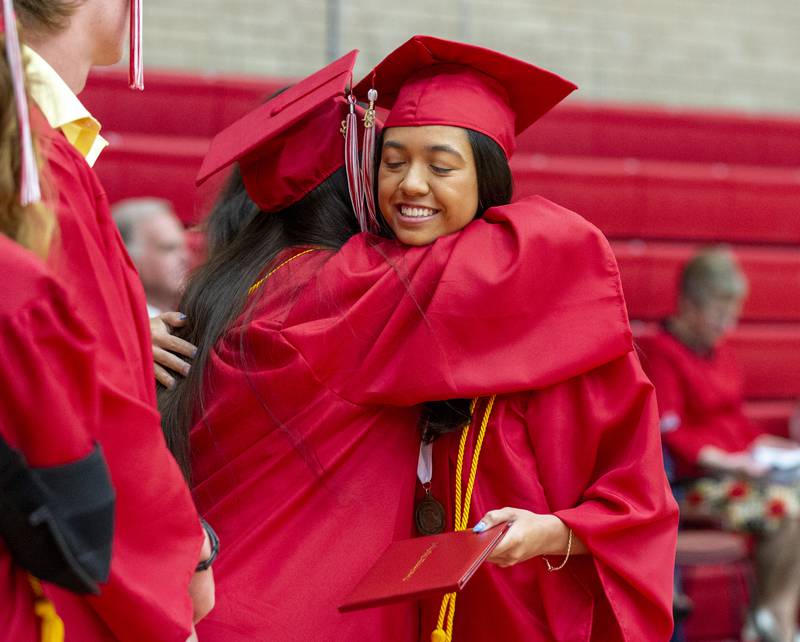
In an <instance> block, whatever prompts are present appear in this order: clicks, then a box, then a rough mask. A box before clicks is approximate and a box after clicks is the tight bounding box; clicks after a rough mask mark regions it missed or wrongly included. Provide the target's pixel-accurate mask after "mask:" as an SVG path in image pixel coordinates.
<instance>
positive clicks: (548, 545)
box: [473, 507, 586, 567]
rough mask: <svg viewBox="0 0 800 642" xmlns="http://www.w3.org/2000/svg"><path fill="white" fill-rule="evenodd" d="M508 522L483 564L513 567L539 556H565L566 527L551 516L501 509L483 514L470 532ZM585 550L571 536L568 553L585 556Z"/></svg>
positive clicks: (508, 508) (480, 530)
mask: <svg viewBox="0 0 800 642" xmlns="http://www.w3.org/2000/svg"><path fill="white" fill-rule="evenodd" d="M504 522H511V527H510V528H509V529H508V531H507V532H506V534H505V535H504V536H503V539H502V540H501V541H500V543H499V544H498V545H497V547H496V548H495V549H494V550H493V551H492V553H491V555H489V557H488V558H487V561H489V562H492V563H493V564H497V565H498V566H503V567H506V566H514V565H515V564H519V563H520V562H524V561H526V560H529V559H531V558H532V557H538V556H540V555H565V554H566V552H567V547H568V543H569V527H568V526H567V525H566V524H565V523H564V522H562V521H561V520H560V519H559V518H558V517H556V516H555V515H540V514H538V513H532V512H531V511H529V510H524V509H522V508H510V507H506V508H501V509H499V510H492V511H489V512H488V513H486V514H485V515H484V516H483V517H482V518H481V521H480V522H478V524H477V525H476V526H475V528H474V529H473V530H475V531H476V532H482V531H485V530H488V529H489V528H492V527H493V526H497V525H498V524H502V523H504ZM585 552H586V547H585V546H584V545H583V544H582V543H580V542H579V541H578V540H577V539H576V538H575V537H574V536H573V542H572V547H571V551H570V553H571V554H573V555H576V554H579V553H585Z"/></svg>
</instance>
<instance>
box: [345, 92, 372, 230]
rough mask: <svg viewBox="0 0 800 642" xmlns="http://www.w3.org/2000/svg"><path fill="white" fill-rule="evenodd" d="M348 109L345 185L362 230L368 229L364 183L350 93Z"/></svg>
mask: <svg viewBox="0 0 800 642" xmlns="http://www.w3.org/2000/svg"><path fill="white" fill-rule="evenodd" d="M347 102H348V103H350V111H349V112H348V114H347V118H346V120H345V132H344V166H345V170H346V172H347V187H348V189H349V190H350V200H351V201H352V202H353V211H354V212H355V214H356V218H357V219H358V225H359V227H360V228H361V231H362V232H366V231H368V229H369V228H368V226H367V223H368V221H367V213H366V210H365V209H364V184H363V182H362V178H361V166H360V165H359V163H358V118H357V117H356V99H355V97H354V96H353V95H352V94H350V95H349V96H348V97H347Z"/></svg>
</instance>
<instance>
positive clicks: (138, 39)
mask: <svg viewBox="0 0 800 642" xmlns="http://www.w3.org/2000/svg"><path fill="white" fill-rule="evenodd" d="M128 64H129V66H128V86H129V87H130V88H131V89H138V90H139V91H142V90H143V89H144V60H143V59H142V0H131V37H130V56H129V62H128Z"/></svg>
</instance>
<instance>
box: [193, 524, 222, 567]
mask: <svg viewBox="0 0 800 642" xmlns="http://www.w3.org/2000/svg"><path fill="white" fill-rule="evenodd" d="M200 524H201V525H202V527H203V530H204V531H205V532H206V534H207V535H208V541H209V542H210V543H211V555H209V556H208V559H205V560H203V561H201V562H199V563H198V564H197V566H196V567H195V569H194V572H195V573H199V572H200V571H207V570H208V569H210V568H211V565H212V564H213V563H214V560H215V559H217V555H219V537H217V534H216V532H214V529H213V528H211V525H210V524H209V523H208V522H207V521H206V520H204V519H202V518H201V519H200Z"/></svg>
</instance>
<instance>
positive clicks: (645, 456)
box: [527, 352, 678, 640]
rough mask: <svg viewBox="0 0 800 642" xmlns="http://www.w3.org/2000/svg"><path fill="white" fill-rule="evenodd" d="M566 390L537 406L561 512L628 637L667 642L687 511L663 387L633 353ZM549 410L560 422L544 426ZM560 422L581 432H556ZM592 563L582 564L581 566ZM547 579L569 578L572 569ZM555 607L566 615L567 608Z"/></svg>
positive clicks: (543, 466) (541, 462) (551, 494)
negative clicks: (668, 461) (670, 464)
mask: <svg viewBox="0 0 800 642" xmlns="http://www.w3.org/2000/svg"><path fill="white" fill-rule="evenodd" d="M561 388H563V390H561V391H559V392H558V393H557V395H558V397H557V398H554V397H553V396H552V395H545V396H544V398H546V399H547V401H538V400H537V396H536V395H533V396H532V398H531V401H530V402H529V406H528V411H527V412H528V413H529V417H530V419H529V420H528V426H529V432H530V437H531V441H532V444H533V449H534V451H535V452H536V453H537V459H536V463H537V467H538V470H539V474H540V479H541V482H542V487H543V488H544V491H545V493H546V495H547V497H548V501H549V502H550V505H551V507H552V508H553V512H554V514H555V515H556V516H558V517H559V518H560V519H561V520H562V521H564V523H565V524H567V526H569V527H570V528H572V529H573V530H574V532H575V535H576V536H577V537H579V538H580V540H581V541H582V542H584V543H585V544H586V546H587V548H588V549H589V551H590V553H591V556H592V559H593V561H594V568H595V570H596V574H597V578H598V579H599V582H600V584H601V585H602V590H603V592H604V594H605V596H606V598H607V605H606V606H607V607H608V609H606V610H609V609H610V611H609V612H610V613H613V617H614V619H615V620H616V623H617V625H618V626H619V628H620V629H621V630H622V632H623V634H624V639H626V640H627V639H630V640H666V639H668V638H669V635H670V632H671V630H672V588H673V586H672V576H673V565H674V562H675V544H676V537H677V525H678V510H677V506H676V504H675V501H674V500H673V497H672V493H671V492H670V489H669V486H668V484H667V480H666V476H665V474H664V468H663V461H662V454H661V440H660V438H659V433H658V429H657V425H658V417H657V411H656V400H655V394H654V392H653V387H652V385H651V384H650V382H649V381H648V380H647V378H646V376H645V375H644V373H643V372H642V370H641V367H640V365H639V362H638V358H637V357H636V356H635V354H634V353H633V352H631V353H629V354H628V355H627V356H626V357H623V358H620V359H617V360H615V361H613V362H611V363H609V364H607V365H605V366H603V367H601V368H598V369H596V370H594V371H592V372H590V373H588V374H586V375H584V376H581V377H577V378H576V379H574V380H572V381H570V382H567V383H565V384H564V385H563V386H561ZM543 403H547V408H546V409H542V408H540V407H539V404H543ZM548 413H550V414H549V416H550V417H551V421H552V423H551V421H547V422H546V423H545V424H543V423H542V421H543V418H547V417H548ZM565 418H566V419H565ZM558 421H561V422H562V423H563V422H564V421H567V422H570V423H573V429H571V430H552V429H549V428H548V425H547V424H550V425H551V426H554V425H556V422H558ZM568 567H569V564H568ZM583 567H585V565H582V564H581V560H576V563H575V565H574V566H573V568H572V571H571V572H572V573H575V572H576V571H577V572H579V570H580V569H581V568H583ZM565 570H566V569H565ZM547 578H548V580H550V581H553V582H556V583H558V582H567V581H569V575H567V574H561V575H560V574H559V573H550V574H547ZM545 592H547V591H545ZM558 594H559V593H558V591H554V592H552V594H551V595H558ZM549 608H552V609H555V610H559V609H560V612H561V613H564V607H563V605H557V604H555V605H550V607H549ZM609 637H613V636H609Z"/></svg>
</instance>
